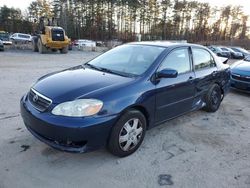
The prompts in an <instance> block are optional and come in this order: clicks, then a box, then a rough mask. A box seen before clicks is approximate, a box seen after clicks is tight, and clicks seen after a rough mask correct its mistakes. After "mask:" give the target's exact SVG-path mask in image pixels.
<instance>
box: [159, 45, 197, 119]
mask: <svg viewBox="0 0 250 188" xmlns="http://www.w3.org/2000/svg"><path fill="white" fill-rule="evenodd" d="M166 68H168V69H174V70H177V71H178V76H177V77H176V78H161V79H160V80H159V81H158V84H157V85H156V112H155V113H156V114H155V120H156V123H160V122H163V121H165V120H168V119H171V118H174V117H176V116H178V115H181V114H183V113H185V112H187V111H190V109H191V108H192V104H193V98H194V94H195V86H194V82H193V81H194V79H195V74H194V72H193V71H192V63H191V58H190V49H189V48H188V47H185V48H176V49H174V50H173V51H172V52H170V54H168V55H167V57H166V58H165V59H164V60H163V62H162V63H161V65H160V67H159V69H158V70H157V72H158V71H161V70H163V69H166Z"/></svg>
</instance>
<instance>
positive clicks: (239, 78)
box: [232, 74, 250, 82]
mask: <svg viewBox="0 0 250 188" xmlns="http://www.w3.org/2000/svg"><path fill="white" fill-rule="evenodd" d="M232 78H233V79H235V80H240V81H244V82H250V76H242V75H238V74H237V75H235V74H232Z"/></svg>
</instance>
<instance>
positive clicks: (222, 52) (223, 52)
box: [208, 46, 231, 58]
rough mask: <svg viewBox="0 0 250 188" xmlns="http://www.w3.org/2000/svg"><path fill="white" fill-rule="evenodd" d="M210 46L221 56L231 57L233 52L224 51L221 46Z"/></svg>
mask: <svg viewBox="0 0 250 188" xmlns="http://www.w3.org/2000/svg"><path fill="white" fill-rule="evenodd" d="M208 48H209V49H210V50H211V51H212V52H213V53H215V54H216V55H217V56H219V57H226V58H230V56H231V53H230V52H227V51H223V50H222V49H221V48H220V47H218V46H208Z"/></svg>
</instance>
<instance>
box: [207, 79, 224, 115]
mask: <svg viewBox="0 0 250 188" xmlns="http://www.w3.org/2000/svg"><path fill="white" fill-rule="evenodd" d="M221 99H222V93H221V88H220V86H219V85H218V84H214V85H212V87H211V88H210V89H209V91H208V93H207V94H206V96H205V103H206V106H205V107H204V110H205V111H207V112H216V111H217V110H218V109H219V107H220V104H221Z"/></svg>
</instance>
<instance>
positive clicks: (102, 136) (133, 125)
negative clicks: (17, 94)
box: [21, 42, 230, 157]
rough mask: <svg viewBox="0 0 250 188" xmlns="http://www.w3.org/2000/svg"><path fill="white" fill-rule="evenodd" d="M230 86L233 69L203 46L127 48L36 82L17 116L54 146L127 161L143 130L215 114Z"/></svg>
mask: <svg viewBox="0 0 250 188" xmlns="http://www.w3.org/2000/svg"><path fill="white" fill-rule="evenodd" d="M191 54H192V55H191ZM191 56H192V58H191ZM229 88H230V67H229V66H228V65H224V64H223V63H222V62H221V61H220V60H219V58H218V57H217V56H216V55H214V54H213V53H212V52H211V51H210V50H208V49H207V48H205V47H203V46H200V45H193V44H176V43H165V42H138V43H129V44H125V45H121V46H119V47H116V48H114V49H112V50H110V51H108V52H106V53H104V54H102V55H100V56H98V57H97V58H95V59H93V60H91V61H89V62H88V63H86V64H83V65H80V66H77V67H73V68H70V69H67V70H63V71H61V72H55V73H51V74H48V75H45V76H43V77H41V78H40V79H38V81H37V82H36V83H35V84H34V85H33V86H32V87H31V89H30V91H29V92H28V93H27V94H26V95H24V96H23V97H22V99H21V114H22V118H23V121H24V124H25V125H26V127H27V129H28V130H29V131H30V132H31V133H32V134H33V135H34V136H35V137H37V138H38V139H39V140H41V141H43V142H44V143H46V144H48V145H50V146H52V147H54V148H57V149H60V150H63V151H69V152H86V151H90V150H94V149H97V148H99V147H101V146H107V148H108V149H109V151H110V152H111V153H113V154H114V155H117V156H119V157H125V156H127V155H130V154H132V153H133V152H135V151H136V150H137V149H138V148H139V146H140V145H141V143H142V141H143V138H144V136H145V133H146V130H147V129H150V128H152V127H155V126H156V125H159V124H162V123H163V122H165V121H167V120H170V119H172V118H175V117H178V116H180V115H182V114H185V113H187V112H190V111H194V110H198V109H201V108H203V109H204V110H206V111H208V112H215V111H217V110H218V108H219V106H220V104H221V101H222V99H223V97H224V95H226V94H227V92H228V90H229Z"/></svg>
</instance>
